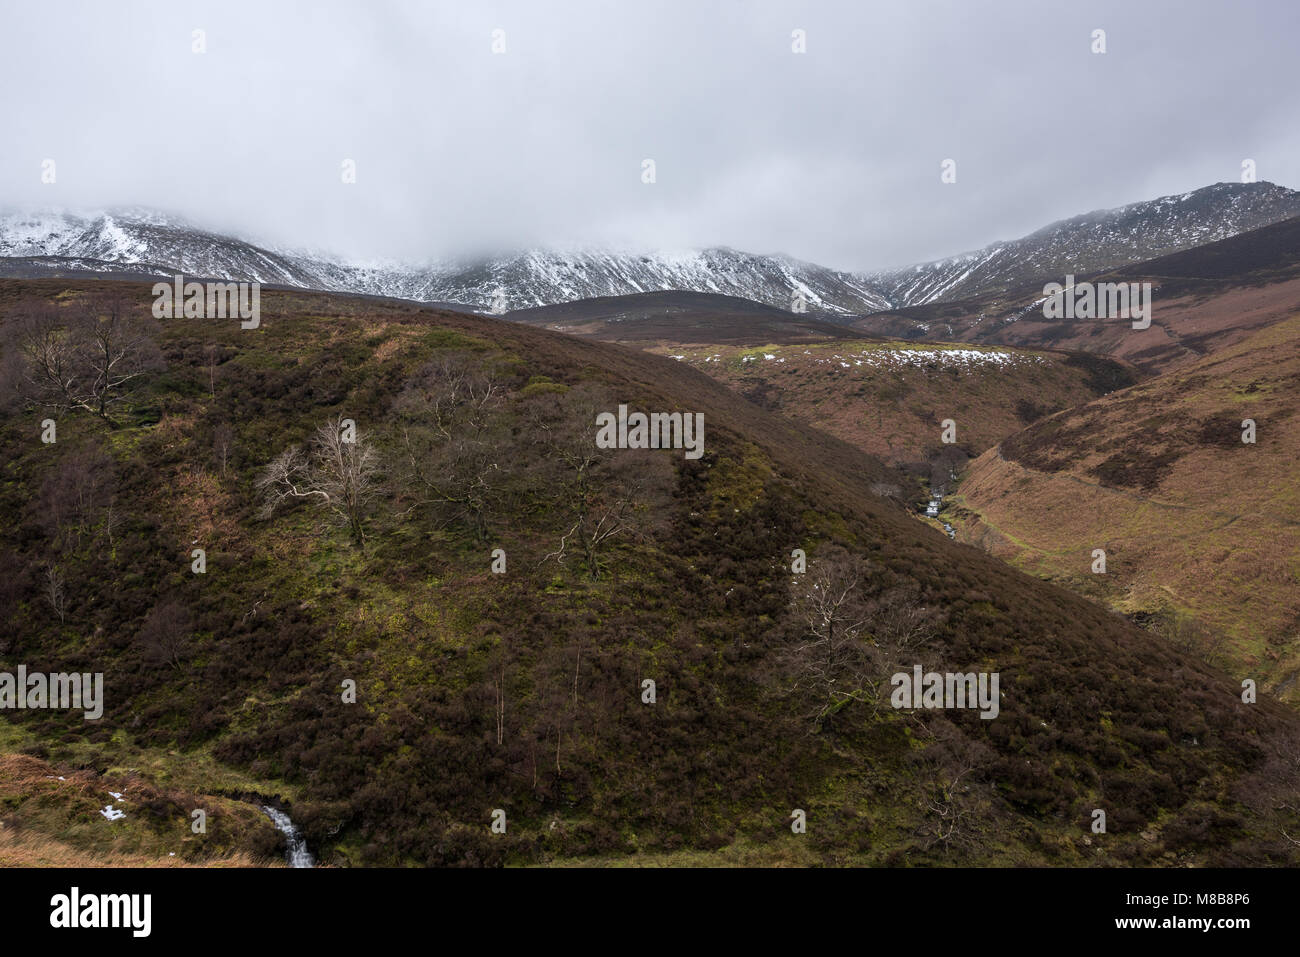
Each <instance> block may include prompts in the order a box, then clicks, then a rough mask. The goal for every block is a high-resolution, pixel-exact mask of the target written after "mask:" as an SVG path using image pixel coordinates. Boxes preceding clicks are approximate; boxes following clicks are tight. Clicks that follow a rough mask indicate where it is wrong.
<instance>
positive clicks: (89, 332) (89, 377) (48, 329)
mask: <svg viewBox="0 0 1300 957" xmlns="http://www.w3.org/2000/svg"><path fill="white" fill-rule="evenodd" d="M153 329H154V327H153V325H152V323H151V322H150V321H148V320H145V319H143V318H134V317H132V316H131V315H130V311H129V305H128V303H127V301H126V300H124V299H123V298H121V297H120V296H116V297H108V298H104V299H101V300H99V301H98V302H96V303H94V304H93V305H92V306H91V307H82V306H78V307H69V308H68V309H65V310H59V309H56V308H54V307H50V306H37V307H33V308H31V309H29V310H28V311H27V313H26V315H24V316H22V317H21V318H20V319H19V321H18V351H19V353H20V354H21V356H22V357H23V366H24V368H23V372H22V382H21V387H22V389H23V393H24V395H25V397H26V398H27V399H29V400H30V401H33V402H37V403H40V404H45V405H51V406H54V407H55V408H58V409H64V410H66V409H82V410H83V411H86V412H90V413H93V414H94V415H97V416H99V417H100V418H101V419H103V420H104V421H105V422H107V423H108V424H109V425H116V424H117V423H116V422H115V421H114V419H113V417H112V410H113V409H114V408H115V407H116V406H118V405H120V404H121V403H123V402H125V401H127V400H128V399H129V398H130V396H131V394H132V391H133V389H134V388H135V387H136V386H137V385H138V384H139V383H140V381H141V380H142V379H143V377H144V376H146V375H147V374H148V373H149V372H151V371H153V370H154V369H156V368H158V367H159V366H160V365H161V354H160V353H159V352H158V347H157V345H156V344H155V343H154V341H153V339H152V338H151V333H152V332H153Z"/></svg>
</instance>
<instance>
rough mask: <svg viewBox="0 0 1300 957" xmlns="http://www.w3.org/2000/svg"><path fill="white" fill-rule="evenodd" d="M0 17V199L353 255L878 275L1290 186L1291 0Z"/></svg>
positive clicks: (431, 1) (627, 0)
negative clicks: (948, 168) (646, 262)
mask: <svg viewBox="0 0 1300 957" xmlns="http://www.w3.org/2000/svg"><path fill="white" fill-rule="evenodd" d="M0 4H2V5H3V12H2V14H0V20H2V22H3V29H2V31H0V204H4V205H20V206H33V205H38V206H54V207H63V208H71V209H76V208H94V209H99V208H106V207H113V206H121V205H144V206H150V207H158V208H161V209H165V210H171V211H174V212H177V213H180V214H182V215H185V216H187V217H188V218H190V219H192V220H194V221H195V222H197V223H199V224H200V225H205V226H209V227H213V228H217V229H220V230H224V231H230V232H233V233H235V234H237V235H240V236H244V237H249V238H254V239H258V240H261V241H264V242H271V243H276V244H281V245H288V246H292V247H297V248H314V249H323V250H331V251H334V252H337V253H339V254H341V255H344V256H348V257H356V258H362V259H370V258H379V257H390V258H399V259H408V260H426V259H429V258H432V257H437V256H445V255H454V254H457V253H471V252H476V251H481V250H486V249H493V248H501V249H513V248H522V247H525V246H529V245H535V244H584V245H601V244H611V245H618V246H620V247H631V248H645V249H651V248H664V247H667V248H685V247H696V246H708V245H729V246H733V247H736V248H738V249H744V250H748V251H751V252H756V253H768V252H784V253H788V254H790V255H792V256H796V257H799V258H801V259H809V260H813V261H817V262H822V263H825V264H827V265H832V266H837V267H841V268H849V269H870V268H875V267H885V266H895V265H902V264H905V263H911V262H917V261H922V260H928V259H933V258H938V257H942V256H945V255H950V254H954V253H958V252H961V251H964V250H968V249H973V248H977V247H980V246H983V245H985V244H987V243H990V242H993V241H996V240H999V239H1010V238H1014V237H1016V236H1019V235H1022V234H1024V233H1026V232H1030V231H1032V230H1034V229H1036V228H1037V227H1039V226H1042V225H1044V224H1046V223H1047V222H1049V221H1051V220H1053V219H1059V218H1062V217H1064V216H1070V215H1073V214H1076V213H1081V212H1086V211H1089V210H1093V209H1098V208H1102V207H1108V206H1116V205H1122V204H1123V203H1126V202H1132V201H1136V200H1141V199H1147V198H1152V197H1155V196H1158V195H1164V194H1168V193H1177V192H1185V191H1187V190H1191V189H1195V188H1197V187H1200V186H1204V185H1207V184H1209V183H1213V182H1219V181H1224V180H1229V181H1238V180H1240V177H1241V163H1242V160H1243V159H1246V158H1251V159H1254V160H1255V161H1256V164H1257V168H1258V177H1259V179H1261V180H1270V181H1273V182H1277V183H1280V184H1282V185H1286V186H1290V187H1292V188H1296V187H1300V95H1298V92H1300V71H1298V70H1297V65H1296V57H1297V51H1298V50H1300V3H1296V2H1294V0H1272V2H1268V0H1260V2H1251V0H1225V2H1217V0H1171V2H1156V0H1140V2H1139V0H1120V2H1115V3H1097V2H1076V3H1057V2H1052V0H1026V2H1011V0H1000V2H979V0H952V2H924V0H894V2H887V3H886V2H874V3H868V2H864V0H805V2H760V0H689V2H674V0H649V2H646V3H634V2H632V0H604V2H590V3H587V2H577V0H553V2H547V0H525V2H520V3H490V2H481V0H473V2H471V0H422V2H416V0H410V2H392V3H382V2H374V0H365V2H361V0H357V2H354V3H322V2H311V3H300V4H299V3H280V2H275V0H260V2H256V3H240V2H232V0H220V2H211V3H195V2H178V0H169V2H160V3H144V2H131V0H123V2H115V3H106V2H93V3H92V2H87V3H33V4H20V3H18V2H17V0H0ZM197 29H201V30H203V31H205V39H206V48H207V50H206V53H202V54H196V53H194V52H192V46H193V43H194V40H193V31H194V30H197ZM796 29H800V30H803V31H805V34H806V38H807V39H806V44H807V52H806V53H804V54H796V53H793V52H792V49H791V47H792V36H791V34H792V31H794V30H796ZM1094 29H1104V30H1105V31H1106V47H1107V52H1106V53H1105V54H1094V53H1092V52H1091V45H1092V38H1091V35H1092V31H1093V30H1094ZM494 30H502V31H504V42H505V52H504V53H499V54H498V53H494V52H493V50H492V46H493V31H494ZM949 158H951V159H954V160H955V161H956V163H957V169H956V172H957V182H956V183H955V184H944V183H942V182H941V181H940V172H941V170H940V164H941V162H942V161H943V160H945V159H949ZM45 159H54V160H55V162H56V164H57V165H56V171H57V181H56V182H55V183H54V184H52V185H47V184H42V183H41V163H42V161H43V160H45ZM345 159H351V160H354V161H355V163H356V182H355V183H354V184H344V183H343V182H342V181H341V180H342V176H341V164H342V163H343V161H344V160H345ZM645 159H652V160H654V162H655V167H656V169H655V173H656V182H655V183H654V184H653V185H647V184H645V183H643V182H642V162H643V160H645Z"/></svg>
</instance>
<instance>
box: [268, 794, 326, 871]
mask: <svg viewBox="0 0 1300 957" xmlns="http://www.w3.org/2000/svg"><path fill="white" fill-rule="evenodd" d="M262 810H263V811H265V812H266V815H267V816H268V817H269V818H270V819H271V822H272V823H273V824H275V829H276V830H277V831H279V832H280V833H281V834H283V835H284V839H285V841H286V842H287V843H288V845H289V850H288V852H287V853H286V854H285V860H286V861H287V862H288V864H289V866H290V867H315V866H316V861H315V859H314V858H313V857H312V856H311V852H310V851H308V850H307V842H306V840H304V839H303V836H302V835H301V834H299V833H298V828H296V827H295V826H294V823H293V821H291V820H289V815H287V814H285V813H284V812H283V811H280V810H277V809H275V808H273V807H271V806H270V805H269V804H263V805H262Z"/></svg>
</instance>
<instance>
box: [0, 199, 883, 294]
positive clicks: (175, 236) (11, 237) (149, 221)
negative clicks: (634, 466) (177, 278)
mask: <svg viewBox="0 0 1300 957" xmlns="http://www.w3.org/2000/svg"><path fill="white" fill-rule="evenodd" d="M0 257H3V258H4V259H8V260H10V262H9V267H8V271H9V272H10V273H11V274H12V273H13V272H15V271H16V270H17V269H18V265H17V262H16V261H17V260H25V261H26V263H25V265H24V267H23V268H24V269H25V270H26V271H27V272H28V273H30V272H31V271H32V270H33V269H35V268H36V267H35V266H33V261H34V260H37V259H41V258H44V259H45V260H46V261H47V266H49V268H53V267H54V265H57V266H59V267H60V268H63V269H64V270H73V269H76V270H80V271H100V272H110V273H111V272H115V271H130V272H132V273H138V272H140V271H141V270H142V268H143V267H144V266H146V264H153V265H154V266H155V268H157V267H161V272H163V273H174V272H183V273H185V274H186V275H193V276H205V277H218V278H228V279H238V280H247V281H257V282H263V283H273V284H278V285H286V286H301V287H310V288H318V289H327V290H333V291H340V292H358V293H365V294H370V295H382V296H394V297H399V298H405V299H418V300H422V301H437V302H458V303H464V304H466V305H469V306H473V307H477V308H481V309H489V308H491V307H492V305H493V303H494V300H495V299H496V297H497V293H498V291H500V293H501V295H502V297H503V299H504V302H503V308H505V309H525V308H529V307H533V306H543V305H552V304H555V303H559V302H569V301H573V300H577V299H589V298H592V297H596V296H620V295H628V294H632V293H640V292H654V291H665V290H685V291H691V292H716V293H721V294H725V295H731V296H740V297H743V298H746V299H751V300H754V301H756V302H762V303H766V304H768V305H773V306H777V307H779V308H782V309H789V308H790V306H791V304H792V302H793V301H794V296H795V292H796V290H798V291H801V292H802V294H803V297H804V300H805V301H806V303H807V307H808V310H809V311H810V312H837V313H843V314H854V313H863V312H874V311H877V310H879V309H885V308H888V307H889V306H890V302H889V300H887V299H885V298H884V297H883V296H881V295H880V294H879V293H878V292H877V291H876V290H875V289H874V288H873V287H872V286H871V284H870V283H868V282H867V281H865V280H864V279H863V278H862V277H860V276H854V275H852V274H850V273H844V272H837V271H836V270H833V269H827V268H824V267H822V266H817V265H814V264H812V263H805V262H800V261H798V260H795V259H791V258H789V257H785V256H756V255H751V254H749V253H743V252H738V251H736V250H731V249H706V250H693V251H687V252H680V253H677V252H668V253H654V254H638V253H627V252H610V251H591V250H575V251H557V250H530V251H526V252H521V253H517V254H513V255H509V256H504V257H498V258H494V259H488V260H483V261H479V262H472V263H460V264H440V265H435V266H406V265H402V264H382V265H357V264H350V263H344V262H339V261H337V260H332V259H329V258H327V257H323V256H319V255H312V254H306V253H295V252H288V251H276V250H270V249H265V248H263V247H260V246H256V245H254V244H252V243H247V242H243V241H241V240H238V239H233V238H230V237H226V236H219V235H215V234H213V233H209V232H206V231H203V230H201V229H197V228H195V227H193V226H191V225H189V224H187V223H183V222H179V221H172V220H169V219H167V218H166V217H163V216H160V215H159V214H157V213H148V212H140V211H134V210H131V211H115V212H111V213H99V214H76V213H64V212H56V213H43V214H8V215H4V216H0ZM3 269H4V264H3V263H0V270H3ZM145 271H148V270H145Z"/></svg>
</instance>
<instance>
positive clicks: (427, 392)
mask: <svg viewBox="0 0 1300 957" xmlns="http://www.w3.org/2000/svg"><path fill="white" fill-rule="evenodd" d="M548 385H549V384H548ZM613 404H614V403H613V402H612V400H611V399H610V398H609V397H608V396H604V395H602V394H600V392H599V391H598V390H596V389H594V388H589V387H584V386H579V387H576V388H572V389H568V388H564V387H560V386H556V387H554V388H550V387H547V388H542V389H539V390H528V389H525V390H522V391H519V392H512V391H511V389H510V380H509V376H508V375H507V374H504V373H502V372H501V371H499V370H497V369H496V368H494V367H493V366H492V365H491V364H490V361H489V360H484V359H482V358H481V357H479V356H477V355H474V354H472V353H448V354H445V355H443V356H441V357H439V358H438V359H436V360H434V361H432V362H430V363H428V364H427V365H425V366H424V367H423V368H421V369H420V370H419V371H418V372H417V373H416V374H415V375H414V376H412V378H411V379H410V380H409V381H408V382H407V383H406V385H405V388H404V389H403V391H402V393H401V395H400V396H399V397H398V399H397V400H396V401H395V403H394V406H393V415H392V419H391V421H390V427H389V428H387V429H386V430H385V435H384V437H383V449H384V451H383V453H382V455H381V453H380V452H379V448H378V446H377V445H376V444H375V441H374V439H373V438H372V436H371V433H366V434H363V433H362V432H361V431H360V430H359V428H358V427H357V426H356V425H355V424H352V425H351V427H350V429H349V427H348V420H345V419H340V418H335V419H333V420H331V421H329V422H327V423H325V424H324V425H322V426H321V427H320V428H319V429H318V430H317V431H316V433H315V435H314V436H313V437H312V439H311V441H310V443H309V444H308V447H306V448H302V447H298V446H294V447H291V448H288V449H286V450H285V451H284V452H282V453H281V454H280V455H279V456H277V457H276V459H275V460H274V461H273V462H271V464H270V465H269V466H268V467H267V468H266V469H265V470H264V471H263V473H262V475H261V476H260V477H259V479H258V480H257V488H258V491H259V493H260V495H261V498H262V514H263V516H264V517H269V516H270V515H271V514H273V513H275V512H276V511H277V510H279V509H280V508H281V507H282V506H283V505H285V504H287V503H289V502H291V501H295V500H302V501H312V502H315V503H316V504H318V505H320V506H321V507H324V508H328V509H329V510H331V511H332V512H334V513H335V514H336V515H337V516H338V517H339V519H340V520H341V521H342V523H343V524H345V525H346V526H347V527H348V528H349V530H350V532H351V534H352V538H353V540H354V542H355V543H356V544H357V545H362V544H364V542H365V539H366V521H367V516H368V514H369V513H370V511H371V505H372V503H373V502H374V501H375V499H377V498H378V497H379V493H380V491H381V490H382V491H384V492H386V493H387V500H388V501H389V502H390V503H391V506H392V511H393V514H394V515H396V516H397V517H398V518H399V519H402V518H408V517H410V516H412V515H415V514H422V515H424V516H426V517H428V518H431V519H432V520H433V521H434V522H435V523H438V524H439V525H440V526H445V525H446V524H449V523H452V522H456V523H459V524H461V525H462V526H464V527H466V528H468V529H469V530H471V531H472V532H473V533H474V535H475V536H476V537H477V538H478V540H479V541H487V540H489V539H490V538H491V536H492V524H493V517H494V516H495V515H497V514H498V513H500V512H502V511H503V510H505V509H506V507H507V506H508V505H509V504H510V503H511V502H512V501H515V500H516V499H517V498H518V497H519V496H521V495H526V496H527V500H528V502H529V504H530V507H532V508H533V509H535V510H537V511H541V512H544V513H546V514H549V515H551V516H552V517H554V518H555V519H556V520H557V521H558V524H559V525H560V528H559V530H558V533H557V534H558V537H557V541H556V544H555V547H554V548H553V549H552V550H551V551H550V552H549V553H548V554H546V555H545V556H544V557H543V558H542V560H541V562H540V564H541V565H545V564H546V563H548V562H554V563H556V564H559V565H564V564H566V562H567V561H568V560H569V559H570V558H576V559H577V563H578V564H580V565H581V567H583V568H584V570H585V571H586V573H587V574H588V575H589V576H590V577H591V578H597V577H599V576H600V574H601V572H602V570H603V569H604V567H605V565H606V562H607V551H608V549H609V547H610V546H611V545H612V544H613V543H614V542H617V541H623V540H630V539H634V538H635V537H636V536H637V535H640V534H643V533H645V532H646V531H647V528H648V526H647V523H648V522H649V521H650V520H651V519H652V516H653V515H655V514H657V508H656V506H657V504H659V503H662V502H663V501H666V500H667V499H668V497H669V496H670V494H671V488H672V483H673V478H674V474H675V473H674V470H673V466H672V463H671V462H669V461H668V460H667V458H666V457H665V456H664V455H662V454H655V453H653V452H643V451H638V450H608V449H600V448H598V447H597V445H596V426H595V422H596V415H597V413H598V412H601V411H605V410H607V409H609V408H610V407H612V405H613ZM215 441H216V443H217V447H218V448H217V450H218V455H219V456H221V455H223V454H224V451H223V450H224V446H223V445H222V439H221V437H217V439H215ZM381 473H382V474H381ZM381 478H382V480H383V482H384V484H383V485H382V486H381V484H380V483H381ZM512 497H513V498H512Z"/></svg>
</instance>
